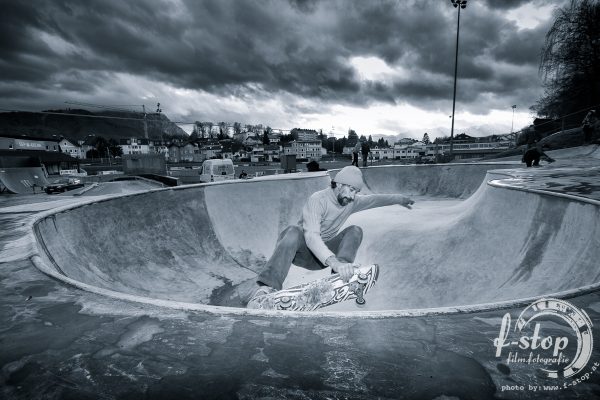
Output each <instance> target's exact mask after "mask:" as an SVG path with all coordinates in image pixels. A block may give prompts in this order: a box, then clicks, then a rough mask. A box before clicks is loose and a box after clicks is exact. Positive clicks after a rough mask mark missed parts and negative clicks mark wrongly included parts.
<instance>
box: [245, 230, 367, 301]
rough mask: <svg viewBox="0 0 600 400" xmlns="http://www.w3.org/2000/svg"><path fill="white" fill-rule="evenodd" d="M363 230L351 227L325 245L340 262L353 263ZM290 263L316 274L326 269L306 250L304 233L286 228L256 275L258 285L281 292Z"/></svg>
mask: <svg viewBox="0 0 600 400" xmlns="http://www.w3.org/2000/svg"><path fill="white" fill-rule="evenodd" d="M362 235H363V234H362V229H361V228H360V227H358V226H356V225H352V226H349V227H347V228H346V229H344V230H343V231H341V232H340V233H338V234H337V235H336V236H335V237H334V238H333V239H331V240H329V241H327V242H325V245H326V246H327V247H328V248H329V249H330V250H331V251H332V252H333V253H334V254H335V256H336V257H337V259H338V260H340V261H342V262H349V263H350V262H353V261H354V258H355V257H356V252H357V251H358V247H359V246H360V243H361V242H362ZM292 262H293V263H294V264H295V265H297V266H299V267H302V268H306V269H309V270H319V269H323V268H325V266H324V265H323V264H322V263H321V262H320V261H319V260H318V259H317V258H316V257H315V255H314V254H313V253H312V252H311V251H310V249H309V248H308V247H307V246H306V241H305V240H304V231H303V230H302V228H301V227H299V226H289V227H287V228H286V229H285V230H284V231H283V232H281V235H279V239H278V240H277V245H276V246H275V251H274V252H273V255H272V256H271V258H269V261H267V264H266V265H265V268H264V269H263V271H262V272H261V273H260V274H259V275H258V278H257V279H256V281H257V282H259V283H262V284H264V285H267V286H271V287H273V288H275V289H277V290H281V285H282V284H283V281H284V280H285V278H286V277H287V274H288V272H289V270H290V266H291V264H292Z"/></svg>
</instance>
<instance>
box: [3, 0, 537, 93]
mask: <svg viewBox="0 0 600 400" xmlns="http://www.w3.org/2000/svg"><path fill="white" fill-rule="evenodd" d="M4 3H6V4H4ZM524 3H525V2H524V1H488V2H486V4H487V7H481V6H479V7H477V6H473V5H472V4H473V3H469V7H467V9H466V10H463V14H462V20H461V40H460V62H459V71H460V78H461V80H465V81H468V82H469V83H468V84H462V85H461V87H462V88H463V90H465V91H470V90H472V92H464V93H462V94H461V99H463V101H476V100H477V98H478V93H479V92H483V93H492V92H495V91H500V92H501V91H502V90H506V86H504V85H505V84H507V82H508V83H509V87H508V88H509V89H510V88H512V87H513V86H512V83H514V82H517V81H518V79H514V78H512V77H511V78H504V75H506V74H508V72H506V71H504V72H503V74H504V75H503V74H499V73H498V71H497V70H496V69H497V64H498V63H502V64H509V65H515V66H534V65H537V62H538V54H539V48H540V47H541V44H542V43H543V35H544V33H545V31H543V30H542V28H538V29H534V30H527V29H517V27H516V25H515V24H514V23H513V22H510V21H508V20H507V19H506V18H505V16H504V15H503V13H499V12H496V11H495V9H503V10H504V11H505V10H506V9H510V8H516V7H519V6H520V5H522V4H524ZM2 9H3V13H2V14H0V51H1V52H2V54H3V57H2V61H1V62H0V76H1V78H0V83H3V85H2V86H3V87H4V88H8V87H9V86H11V85H14V84H15V82H21V83H22V85H23V88H25V87H28V86H31V85H33V86H37V87H39V88H40V89H41V90H47V89H50V88H56V90H57V91H59V92H60V90H64V91H66V92H69V93H70V94H74V93H75V94H76V93H77V92H85V93H88V94H89V93H93V92H94V91H98V90H100V89H101V88H102V86H103V81H106V80H109V79H111V76H112V74H115V73H126V74H131V75H133V76H144V77H146V78H147V79H150V80H155V81H160V82H165V83H168V84H170V85H173V86H176V87H181V88H187V89H199V90H204V91H207V92H212V93H216V94H221V95H222V94H235V93H236V92H238V91H239V90H241V89H240V88H244V87H246V88H250V87H252V88H256V87H259V88H261V89H262V90H264V91H266V92H272V93H277V92H288V93H292V94H295V95H299V96H302V97H308V98H313V99H323V100H326V101H335V102H348V103H353V104H367V103H369V102H372V101H378V102H386V103H398V102H404V101H411V102H416V103H417V104H418V103H425V102H429V101H432V100H435V99H447V98H448V96H449V93H450V90H451V85H452V79H453V72H454V70H453V68H454V45H455V34H456V12H455V10H454V9H453V8H452V6H451V5H450V4H446V2H438V1H414V2H410V1H401V2H397V1H353V2H350V1H327V2H318V1H308V0H293V1H290V2H284V1H279V0H254V1H239V0H213V1H195V0H194V1H192V0H188V1H181V2H180V1H175V0H165V1H158V0H157V1H153V2H143V1H132V2H130V1H128V2H122V1H116V0H115V1H100V0H95V1H94V0H92V1H85V2H81V1H75V0H62V1H53V2H46V1H31V2H13V1H6V2H4V1H3V2H2ZM354 56H362V57H369V56H372V57H378V58H380V59H383V60H385V61H386V62H387V63H388V64H389V65H390V66H392V67H393V66H395V65H402V66H403V68H404V70H406V71H408V72H407V74H409V75H408V76H402V77H396V78H395V79H396V81H393V82H379V81H362V80H361V78H360V76H359V74H358V73H357V72H356V71H355V70H354V68H353V67H352V65H351V64H350V62H349V60H350V59H351V57H354ZM527 71H534V69H528V70H527ZM431 76H435V77H436V79H433V80H432V79H431V78H430V77H431ZM534 78H536V77H535V76H533V77H528V78H527V79H524V82H520V83H521V84H524V85H526V86H527V85H534V84H536V82H534V81H535V79H534ZM9 83H10V84H11V85H9ZM11 87H12V86H11ZM3 90H6V89H0V95H3V96H4V97H6V94H7V93H6V92H4V91H3ZM24 93H25V92H24Z"/></svg>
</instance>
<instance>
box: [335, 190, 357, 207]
mask: <svg viewBox="0 0 600 400" xmlns="http://www.w3.org/2000/svg"><path fill="white" fill-rule="evenodd" d="M337 201H338V203H340V206H347V205H348V204H350V203H352V201H354V199H352V198H350V197H346V196H342V194H341V193H340V194H338V196H337Z"/></svg>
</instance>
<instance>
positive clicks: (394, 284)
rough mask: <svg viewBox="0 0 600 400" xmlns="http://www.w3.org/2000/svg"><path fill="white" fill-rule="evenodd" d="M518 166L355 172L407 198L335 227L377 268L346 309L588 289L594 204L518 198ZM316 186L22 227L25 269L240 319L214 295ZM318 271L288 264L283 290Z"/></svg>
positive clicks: (513, 298) (184, 198) (202, 188)
mask: <svg viewBox="0 0 600 400" xmlns="http://www.w3.org/2000/svg"><path fill="white" fill-rule="evenodd" d="M518 167H519V164H515V163H510V162H506V163H480V164H447V165H431V166H430V165H427V166H389V167H371V168H367V169H363V174H364V180H365V183H366V185H367V187H366V188H365V190H364V192H365V194H369V193H403V194H405V195H407V196H411V197H413V198H414V199H415V201H416V203H415V205H414V207H413V209H412V210H408V209H406V208H403V207H400V206H389V207H382V208H377V209H372V210H367V211H363V212H360V213H356V214H354V215H353V216H351V217H350V219H349V220H348V221H347V223H346V225H348V224H356V225H359V226H360V227H361V228H362V229H363V232H364V239H363V243H362V245H361V247H360V249H359V251H358V254H357V259H356V261H357V262H359V263H363V264H371V263H377V264H379V265H380V277H379V281H378V283H377V284H376V286H375V288H374V289H373V290H372V291H371V292H370V293H369V294H368V296H367V304H366V306H365V307H364V308H361V309H360V311H358V312H360V313H363V314H364V315H373V316H383V315H385V314H386V313H387V314H390V313H391V314H395V315H398V314H408V315H410V314H418V313H429V312H433V313H435V312H441V313H445V312H465V311H475V310H481V309H491V308H498V307H504V306H509V305H515V304H518V303H525V302H527V301H529V299H532V298H539V297H540V296H546V295H548V296H550V295H552V296H563V297H565V296H566V297H568V296H570V295H574V294H578V293H582V292H585V291H589V290H593V289H594V288H596V286H597V282H598V279H599V276H600V266H599V265H598V263H597V260H598V258H599V256H600V254H599V253H600V250H599V249H600V239H599V238H600V232H599V230H600V228H599V227H598V224H597V221H598V217H600V215H599V207H598V204H600V203H598V202H597V201H595V200H589V201H587V200H586V199H584V198H577V197H575V196H571V195H553V194H552V193H550V192H541V191H539V190H537V191H536V190H528V189H527V188H524V187H523V185H522V183H523V179H521V180H519V179H517V178H518V175H519V173H518V171H519V169H518ZM515 168H516V169H515ZM511 171H512V172H511ZM515 171H517V173H515ZM596 172H597V171H596ZM334 174H335V173H334V172H332V173H331V175H334ZM556 175H557V176H558V175H560V171H559V170H557V172H556ZM329 182H330V176H329V175H328V174H327V173H313V174H294V175H280V176H275V177H269V178H264V179H253V180H249V181H234V182H232V183H229V182H226V183H216V184H203V185H190V186H184V187H178V188H168V189H157V190H150V191H147V192H143V193H136V194H128V195H123V196H115V197H112V198H109V199H102V200H100V201H94V200H90V201H88V202H85V203H84V204H78V205H70V206H66V207H64V208H62V209H58V210H52V211H48V212H47V213H45V214H42V215H41V216H40V218H39V219H38V220H37V222H36V223H35V226H34V230H35V235H36V239H37V243H38V246H39V248H40V251H39V256H38V257H34V262H35V264H36V266H37V267H38V268H39V269H41V270H42V271H44V272H45V273H47V274H49V275H51V276H53V277H55V278H57V279H59V280H61V281H63V282H65V283H67V284H70V285H74V286H76V287H79V288H81V289H84V290H89V291H92V292H95V293H99V294H103V295H107V296H112V297H117V298H121V299H126V300H131V301H136V302H142V303H150V304H157V305H160V306H165V307H172V308H180V309H199V310H208V311H211V312H217V313H253V312H255V311H251V310H245V309H242V308H236V307H222V306H221V305H220V304H221V302H220V295H221V294H222V293H224V292H227V291H228V290H230V289H231V287H233V286H234V285H236V284H238V283H240V282H242V281H244V280H247V279H251V278H253V277H255V276H256V274H257V271H260V269H261V268H262V266H263V265H264V263H265V262H266V260H267V258H268V257H269V256H270V254H271V253H272V251H273V249H274V246H275V243H276V241H277V237H278V235H279V233H280V232H281V231H282V230H283V229H285V228H286V227H287V226H289V225H292V224H296V223H297V222H298V220H299V217H300V212H301V209H302V206H303V204H304V202H305V201H306V199H307V198H308V196H310V194H312V193H313V192H315V191H317V190H321V189H324V188H327V187H328V185H329ZM512 183H514V184H512ZM328 273H329V271H328V270H323V271H318V272H316V273H314V272H312V273H310V272H306V271H305V270H302V269H300V268H296V267H292V270H291V272H290V276H289V277H288V280H286V282H285V284H284V286H290V285H293V284H295V283H299V282H301V281H307V280H311V279H316V278H317V277H320V276H324V275H323V274H328ZM348 311H349V312H351V313H353V315H355V314H356V312H357V309H356V307H355V306H354V304H353V303H352V302H347V303H342V304H338V305H335V306H333V307H329V308H327V309H324V312H325V313H336V315H337V314H339V315H344V314H348V313H347V312H348Z"/></svg>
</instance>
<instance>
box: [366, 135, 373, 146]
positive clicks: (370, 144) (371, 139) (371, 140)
mask: <svg viewBox="0 0 600 400" xmlns="http://www.w3.org/2000/svg"><path fill="white" fill-rule="evenodd" d="M367 143H369V147H373V138H372V137H371V135H369V138H368V139H367Z"/></svg>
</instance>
